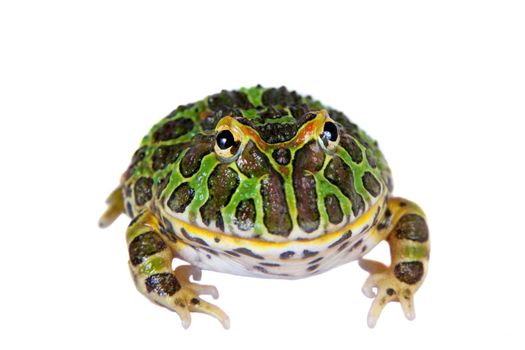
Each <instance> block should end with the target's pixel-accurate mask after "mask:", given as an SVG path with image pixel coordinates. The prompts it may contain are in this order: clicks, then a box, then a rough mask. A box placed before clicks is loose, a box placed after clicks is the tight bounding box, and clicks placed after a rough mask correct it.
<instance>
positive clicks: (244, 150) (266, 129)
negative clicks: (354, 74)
mask: <svg viewBox="0 0 525 350" xmlns="http://www.w3.org/2000/svg"><path fill="white" fill-rule="evenodd" d="M195 126H197V127H195ZM151 138H152V140H153V141H154V142H166V143H168V144H167V145H162V146H160V147H158V148H157V149H156V150H155V152H154V154H153V156H152V160H153V170H155V171H157V170H160V171H163V173H162V176H166V175H165V173H169V172H170V171H171V170H172V169H173V170H174V171H173V172H172V173H171V174H172V175H171V178H172V181H170V182H169V185H167V184H168V182H167V181H160V180H159V187H160V188H161V189H162V188H164V190H163V191H164V192H163V193H164V194H165V196H164V197H163V198H164V200H165V201H166V202H165V206H164V207H167V209H168V211H169V214H170V215H172V216H176V217H179V218H182V219H187V220H189V221H190V222H192V223H195V224H198V225H201V226H203V227H205V228H209V229H211V230H212V231H223V232H225V233H230V234H234V235H236V236H241V237H249V238H260V239H266V240H270V241H282V240H287V239H308V238H314V237H318V236H320V235H322V234H325V233H328V232H332V231H338V232H339V231H341V230H342V229H344V227H345V225H347V224H348V223H350V222H351V221H352V220H355V219H356V218H358V217H360V216H361V215H363V213H365V212H367V210H368V209H369V208H370V207H371V205H372V204H373V203H375V202H377V201H378V200H380V199H381V198H383V197H384V194H385V193H386V188H387V186H386V185H385V183H388V179H389V170H388V166H387V165H386V162H384V159H383V157H382V154H381V152H380V151H379V149H378V148H377V145H376V144H375V142H374V141H373V140H372V139H371V138H369V137H368V136H367V135H366V134H365V133H364V132H362V131H361V130H360V129H359V128H358V127H357V126H356V125H355V124H353V123H351V122H350V121H349V120H348V119H347V118H346V116H345V115H344V114H343V113H341V112H338V111H335V110H333V109H330V108H327V107H325V106H323V105H322V104H321V103H319V102H317V101H315V100H313V99H311V98H310V97H308V96H300V95H298V94H296V93H295V92H293V91H292V92H290V91H288V90H287V89H285V88H279V89H271V88H270V89H265V88H262V87H260V86H257V87H254V88H250V89H241V90H239V91H223V92H221V93H219V94H216V95H212V96H209V97H208V98H207V99H205V100H203V101H200V102H198V103H196V104H191V105H188V106H181V107H180V108H178V109H177V110H175V111H174V113H172V114H171V115H170V116H168V118H167V119H166V120H164V121H163V122H162V123H160V124H159V125H158V126H157V127H156V128H155V129H154V130H153V133H152V136H151ZM173 139H175V140H176V141H175V142H174V143H170V142H172V141H171V140H173ZM148 140H149V139H147V141H148ZM170 163H173V165H172V166H168V164H170ZM166 178H168V177H166ZM159 179H160V176H159ZM165 186H168V187H165ZM161 191H162V190H161Z"/></svg>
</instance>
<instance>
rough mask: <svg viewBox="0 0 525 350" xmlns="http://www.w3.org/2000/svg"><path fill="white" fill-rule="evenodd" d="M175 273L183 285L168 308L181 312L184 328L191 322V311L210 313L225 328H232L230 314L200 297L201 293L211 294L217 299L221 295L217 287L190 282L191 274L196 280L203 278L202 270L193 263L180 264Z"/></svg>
mask: <svg viewBox="0 0 525 350" xmlns="http://www.w3.org/2000/svg"><path fill="white" fill-rule="evenodd" d="M174 275H175V277H176V278H177V280H178V281H179V283H180V286H181V287H180V290H179V291H178V292H176V293H175V294H174V295H173V298H172V299H173V303H172V302H171V301H170V303H169V306H168V308H170V309H172V310H173V311H175V312H177V313H178V314H179V316H180V318H181V321H182V326H183V327H184V328H188V327H189V326H190V324H191V316H190V312H202V313H205V314H208V315H210V316H213V317H215V318H216V319H217V320H219V322H220V323H221V324H222V326H223V327H224V328H225V329H228V328H230V319H229V317H228V315H226V313H225V312H224V311H222V310H221V309H220V308H219V307H217V306H215V305H213V304H211V303H208V302H207V301H204V300H203V299H201V298H200V296H201V295H211V296H212V297H213V299H217V298H218V297H219V292H218V291H217V288H215V287H214V286H210V285H202V284H197V283H193V282H190V276H191V277H193V280H195V281H199V280H200V279H201V270H200V269H199V268H198V267H196V266H192V265H183V266H179V267H177V268H176V269H175V272H174Z"/></svg>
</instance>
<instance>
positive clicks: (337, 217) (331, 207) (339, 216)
mask: <svg viewBox="0 0 525 350" xmlns="http://www.w3.org/2000/svg"><path fill="white" fill-rule="evenodd" d="M324 205H325V207H326V212H327V214H328V220H329V221H330V223H332V224H334V225H335V224H339V223H340V222H341V221H343V210H342V209H341V205H340V203H339V199H338V198H337V196H336V195H335V194H329V195H327V196H326V197H324Z"/></svg>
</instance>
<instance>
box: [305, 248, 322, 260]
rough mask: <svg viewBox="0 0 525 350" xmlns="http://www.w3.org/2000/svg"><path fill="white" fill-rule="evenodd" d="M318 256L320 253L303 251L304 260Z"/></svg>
mask: <svg viewBox="0 0 525 350" xmlns="http://www.w3.org/2000/svg"><path fill="white" fill-rule="evenodd" d="M317 254H319V252H314V251H311V250H307V249H305V250H303V258H304V259H307V258H310V257H312V256H316V255H317Z"/></svg>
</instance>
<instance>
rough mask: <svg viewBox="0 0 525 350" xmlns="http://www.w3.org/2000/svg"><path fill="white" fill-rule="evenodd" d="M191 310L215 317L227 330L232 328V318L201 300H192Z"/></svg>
mask: <svg viewBox="0 0 525 350" xmlns="http://www.w3.org/2000/svg"><path fill="white" fill-rule="evenodd" d="M189 309H190V311H191V312H202V313H205V314H208V315H210V316H213V317H215V318H216V319H217V320H218V321H219V322H220V323H221V324H222V326H223V327H224V328H225V329H228V328H230V318H229V317H228V315H226V313H225V312H224V311H222V310H221V309H220V308H219V307H217V306H215V305H213V304H211V303H208V302H207V301H205V300H202V299H200V298H192V299H191V300H190V305H189Z"/></svg>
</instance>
